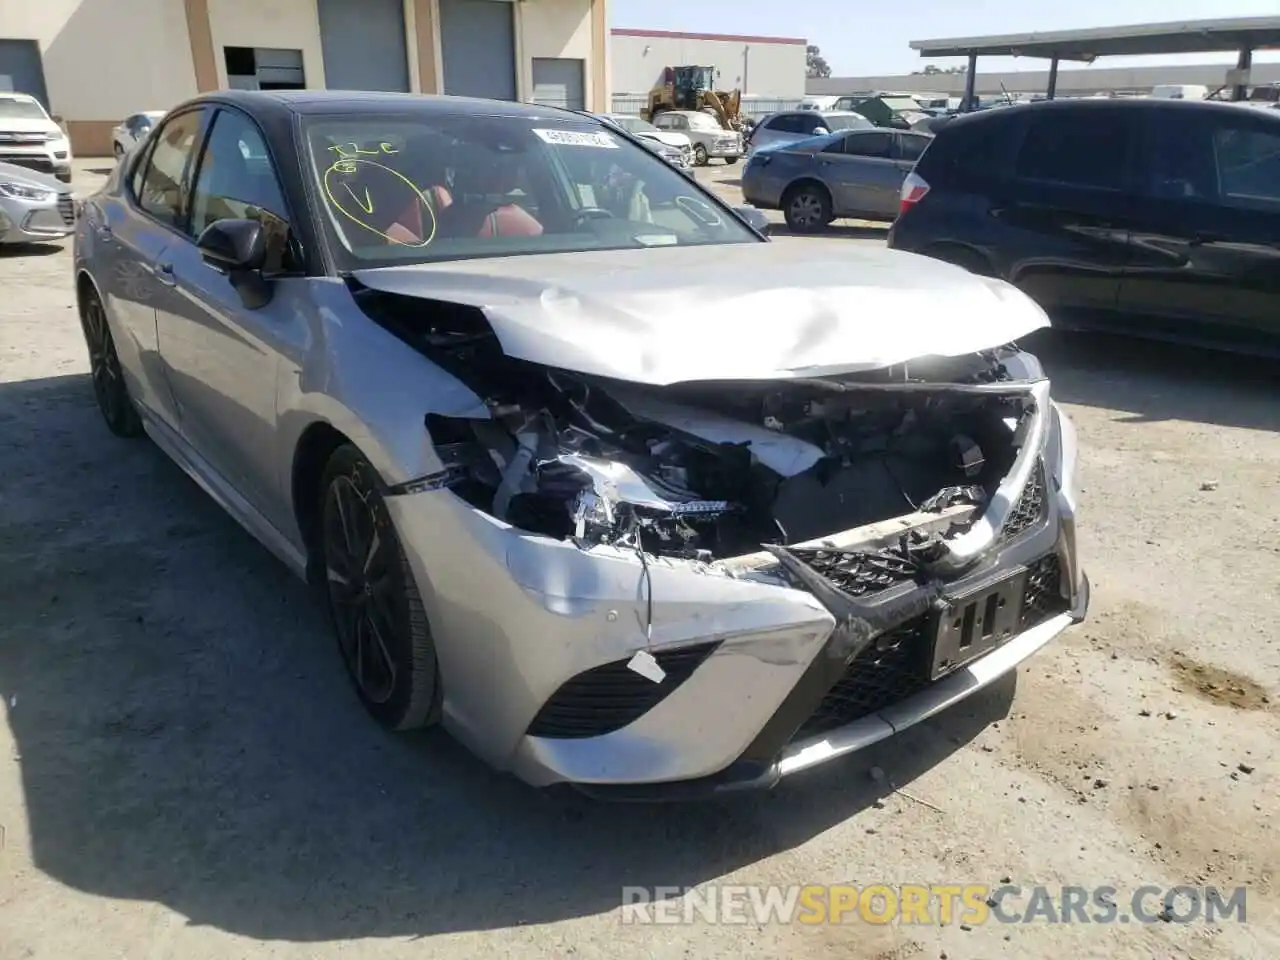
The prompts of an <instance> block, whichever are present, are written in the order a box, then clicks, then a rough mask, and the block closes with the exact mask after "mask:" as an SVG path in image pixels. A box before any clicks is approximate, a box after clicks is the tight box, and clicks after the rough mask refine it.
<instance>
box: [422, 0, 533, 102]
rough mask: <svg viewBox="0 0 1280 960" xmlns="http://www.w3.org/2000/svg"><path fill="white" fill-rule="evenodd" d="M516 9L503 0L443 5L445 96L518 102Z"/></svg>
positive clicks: (446, 0)
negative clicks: (516, 100) (514, 12)
mask: <svg viewBox="0 0 1280 960" xmlns="http://www.w3.org/2000/svg"><path fill="white" fill-rule="evenodd" d="M512 9H513V4H511V3H509V2H504V0H440V49H441V51H442V52H443V54H444V64H443V66H444V70H443V73H444V92H445V93H451V94H454V95H455V96H463V97H493V98H494V99H497V100H514V99H516V39H515V23H514V17H513V15H512Z"/></svg>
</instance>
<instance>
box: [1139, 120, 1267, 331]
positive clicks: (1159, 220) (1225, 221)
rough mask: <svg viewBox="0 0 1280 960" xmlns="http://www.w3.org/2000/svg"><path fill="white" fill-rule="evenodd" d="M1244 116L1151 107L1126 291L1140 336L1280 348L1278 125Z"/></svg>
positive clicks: (1145, 137) (1144, 130) (1146, 126)
mask: <svg viewBox="0 0 1280 960" xmlns="http://www.w3.org/2000/svg"><path fill="white" fill-rule="evenodd" d="M1268 120H1270V118H1269V117H1266V116H1265V115H1263V116H1258V115H1255V114H1254V112H1253V111H1249V110H1239V111H1234V112H1228V111H1226V110H1212V111H1210V110H1204V111H1199V110H1197V111H1190V110H1152V111H1150V113H1149V116H1148V118H1147V122H1146V123H1145V124H1144V128H1143V133H1144V140H1143V164H1142V169H1143V171H1144V174H1145V175H1144V177H1143V182H1142V185H1141V187H1142V193H1143V195H1144V197H1145V198H1146V201H1147V214H1146V216H1145V218H1144V221H1143V223H1142V224H1141V226H1140V227H1136V228H1135V229H1134V231H1133V236H1132V259H1131V262H1130V264H1129V267H1128V269H1127V270H1126V272H1125V275H1124V281H1123V283H1122V285H1121V289H1120V307H1121V309H1122V310H1123V311H1124V317H1123V321H1124V322H1125V323H1126V324H1128V325H1129V326H1131V327H1132V328H1133V329H1134V332H1137V333H1147V334H1155V335H1158V336H1164V337H1171V338H1175V339H1179V338H1194V339H1196V340H1208V341H1225V342H1230V343H1232V344H1233V345H1236V346H1244V347H1246V348H1247V347H1248V346H1250V345H1255V344H1256V345H1259V346H1262V345H1270V346H1271V347H1272V348H1273V349H1274V346H1275V344H1276V343H1277V342H1280V123H1277V122H1274V121H1272V122H1266V121H1268Z"/></svg>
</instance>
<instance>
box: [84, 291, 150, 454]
mask: <svg viewBox="0 0 1280 960" xmlns="http://www.w3.org/2000/svg"><path fill="white" fill-rule="evenodd" d="M80 327H81V329H82V330H83V331H84V341H85V344H86V345H87V346H88V348H89V376H90V377H91V378H92V380H93V395H94V397H95V399H96V400H97V401H98V410H99V412H101V414H102V419H103V420H105V421H106V424H107V429H108V430H110V431H111V432H112V433H114V434H115V435H116V436H117V437H136V436H138V435H140V434H141V433H142V420H141V419H140V418H139V417H138V411H137V410H136V409H135V408H134V405H133V399H132V398H131V397H130V396H129V388H128V387H127V386H125V382H124V372H123V371H122V370H121V368H120V357H119V356H118V355H117V354H116V344H115V340H113V339H112V337H111V325H110V324H109V323H108V322H107V311H106V309H105V308H104V307H103V306H102V301H101V300H99V299H98V295H97V293H93V292H90V293H88V294H86V295H85V298H84V302H83V304H82V305H81V307H80Z"/></svg>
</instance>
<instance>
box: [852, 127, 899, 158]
mask: <svg viewBox="0 0 1280 960" xmlns="http://www.w3.org/2000/svg"><path fill="white" fill-rule="evenodd" d="M892 149H893V134H891V133H851V134H849V136H847V137H845V138H844V152H845V154H846V155H847V156H852V157H886V158H887V157H888V156H889V151H890V150H892Z"/></svg>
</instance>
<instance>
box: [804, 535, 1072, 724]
mask: <svg viewBox="0 0 1280 960" xmlns="http://www.w3.org/2000/svg"><path fill="white" fill-rule="evenodd" d="M1068 606H1069V604H1068V601H1067V599H1066V598H1065V597H1064V596H1062V567H1061V564H1060V562H1059V560H1058V555H1057V554H1056V553H1051V554H1048V555H1047V556H1044V557H1041V558H1040V559H1039V560H1037V561H1035V562H1034V563H1032V564H1031V565H1030V566H1029V568H1028V572H1027V585H1026V591H1025V593H1024V594H1023V600H1022V616H1021V622H1020V629H1021V630H1028V629H1030V628H1031V627H1034V626H1036V625H1037V624H1040V623H1043V622H1044V621H1045V620H1047V619H1049V618H1050V617H1053V616H1056V615H1058V614H1060V613H1063V612H1065V611H1066V610H1067V608H1068ZM932 622H933V621H932V620H931V619H930V618H929V617H921V618H918V619H916V620H912V621H910V622H909V623H906V624H903V625H902V626H900V627H895V628H894V629H893V630H891V631H889V632H888V633H885V634H882V635H880V636H879V637H877V638H876V639H875V641H874V642H873V643H872V644H871V646H869V647H868V648H867V649H866V650H863V651H862V652H861V653H860V654H858V656H856V657H855V658H854V659H853V661H852V662H851V663H850V664H849V666H848V667H846V668H845V672H844V674H843V675H842V676H841V677H840V679H839V680H837V681H836V683H835V686H833V687H832V688H831V689H830V690H829V691H828V692H827V695H826V696H825V697H824V698H823V699H822V703H821V704H820V705H819V706H818V709H817V710H815V711H814V713H813V715H812V716H811V717H810V718H809V719H808V720H806V721H805V723H804V725H803V726H801V727H800V729H799V730H797V731H796V732H795V734H794V736H793V737H792V739H793V740H796V739H803V738H804V737H810V736H815V735H817V734H820V733H826V732H827V731H828V730H834V729H835V728H836V727H842V726H844V725H845V724H848V723H853V722H854V721H855V720H859V719H861V718H862V717H865V716H867V715H868V714H872V713H875V712H876V711H878V710H883V709H885V708H886V707H890V706H892V705H893V704H895V703H898V702H899V701H901V700H905V699H906V698H907V697H910V696H912V695H913V694H916V693H919V692H920V691H921V690H924V689H925V688H926V687H928V686H929V685H930V682H931V681H930V680H929V666H930V656H931V653H932V651H931V650H930V644H931V641H932V636H933V634H932Z"/></svg>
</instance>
